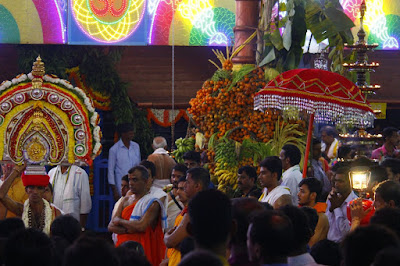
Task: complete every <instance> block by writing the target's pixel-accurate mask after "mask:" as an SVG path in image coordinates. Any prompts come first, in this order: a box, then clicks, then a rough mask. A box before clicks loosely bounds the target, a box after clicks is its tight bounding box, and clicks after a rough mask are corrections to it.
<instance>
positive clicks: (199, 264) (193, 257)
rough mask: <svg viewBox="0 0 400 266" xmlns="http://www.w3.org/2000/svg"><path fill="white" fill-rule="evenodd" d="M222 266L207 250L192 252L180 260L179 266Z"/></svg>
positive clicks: (215, 256)
mask: <svg viewBox="0 0 400 266" xmlns="http://www.w3.org/2000/svg"><path fill="white" fill-rule="evenodd" d="M204 265H207V266H222V261H221V260H220V259H219V258H218V256H217V255H215V254H214V253H212V252H210V251H207V250H194V251H192V252H190V253H188V254H186V256H185V257H184V258H183V259H182V260H181V262H180V263H179V266H204Z"/></svg>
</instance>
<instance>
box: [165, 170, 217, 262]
mask: <svg viewBox="0 0 400 266" xmlns="http://www.w3.org/2000/svg"><path fill="white" fill-rule="evenodd" d="M180 181H181V180H180ZM182 181H185V182H180V186H182V184H183V186H184V191H182V190H180V191H182V192H181V193H180V194H179V196H184V197H185V196H186V201H187V202H189V200H190V199H192V198H193V197H194V196H195V195H197V193H199V192H200V191H204V190H207V189H208V186H209V184H210V174H209V173H208V171H207V170H206V169H204V168H202V167H195V168H192V169H189V170H188V171H187V173H186V179H183V180H182ZM183 200H185V199H183ZM186 212H187V207H186V206H185V209H184V210H183V211H182V213H183V214H182V215H183V217H182V220H181V221H180V222H179V225H178V226H176V227H174V228H173V230H170V231H169V232H167V233H166V234H165V236H164V242H165V245H166V246H167V247H168V248H170V249H171V248H173V249H175V250H176V251H177V252H174V254H173V255H174V256H173V257H172V254H169V255H171V257H169V258H170V260H169V263H168V265H178V264H179V262H180V259H181V258H180V252H179V251H178V247H179V244H180V243H181V242H182V240H183V239H185V238H186V237H189V236H190V235H189V232H188V230H187V225H188V223H189V221H190V218H189V216H188V215H184V214H185V213H186ZM178 217H179V216H178ZM175 222H176V220H175Z"/></svg>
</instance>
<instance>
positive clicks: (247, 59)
mask: <svg viewBox="0 0 400 266" xmlns="http://www.w3.org/2000/svg"><path fill="white" fill-rule="evenodd" d="M259 13H260V0H236V26H235V27H233V32H234V33H235V44H234V46H235V48H236V47H239V46H240V45H241V44H242V43H243V42H244V41H246V40H247V39H248V38H249V37H250V35H252V34H253V33H254V31H256V30H257V28H258V17H259V15H260V14H259ZM256 42H257V39H256V38H254V39H253V40H252V41H251V42H250V43H249V44H248V45H246V46H245V47H244V48H243V49H242V50H241V51H240V52H239V53H238V54H237V55H236V56H235V57H234V58H233V59H232V62H233V63H234V64H255V63H256Z"/></svg>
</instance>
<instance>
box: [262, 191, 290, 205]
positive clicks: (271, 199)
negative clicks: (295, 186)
mask: <svg viewBox="0 0 400 266" xmlns="http://www.w3.org/2000/svg"><path fill="white" fill-rule="evenodd" d="M282 195H290V192H289V188H288V187H285V186H277V187H275V188H274V189H273V190H271V191H268V189H267V188H264V190H263V194H262V195H261V197H260V199H259V201H261V202H267V203H269V204H270V205H271V206H274V204H275V201H276V200H277V199H279V198H280V197H281V196H282Z"/></svg>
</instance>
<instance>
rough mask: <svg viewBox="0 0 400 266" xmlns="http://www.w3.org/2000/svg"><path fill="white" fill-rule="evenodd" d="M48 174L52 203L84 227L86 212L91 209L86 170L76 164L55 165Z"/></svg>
mask: <svg viewBox="0 0 400 266" xmlns="http://www.w3.org/2000/svg"><path fill="white" fill-rule="evenodd" d="M49 176H50V183H51V184H52V185H53V188H54V195H53V202H54V205H56V206H57V207H59V208H60V209H61V210H62V211H63V212H64V213H65V214H70V215H72V216H73V217H74V218H75V219H77V220H78V221H79V222H80V223H81V226H82V228H85V226H86V221H87V216H88V213H89V212H90V210H91V209H92V199H91V197H90V188H89V177H88V175H87V173H86V171H85V170H83V169H82V168H80V167H79V166H76V165H70V166H57V167H55V168H53V169H51V170H50V172H49Z"/></svg>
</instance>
